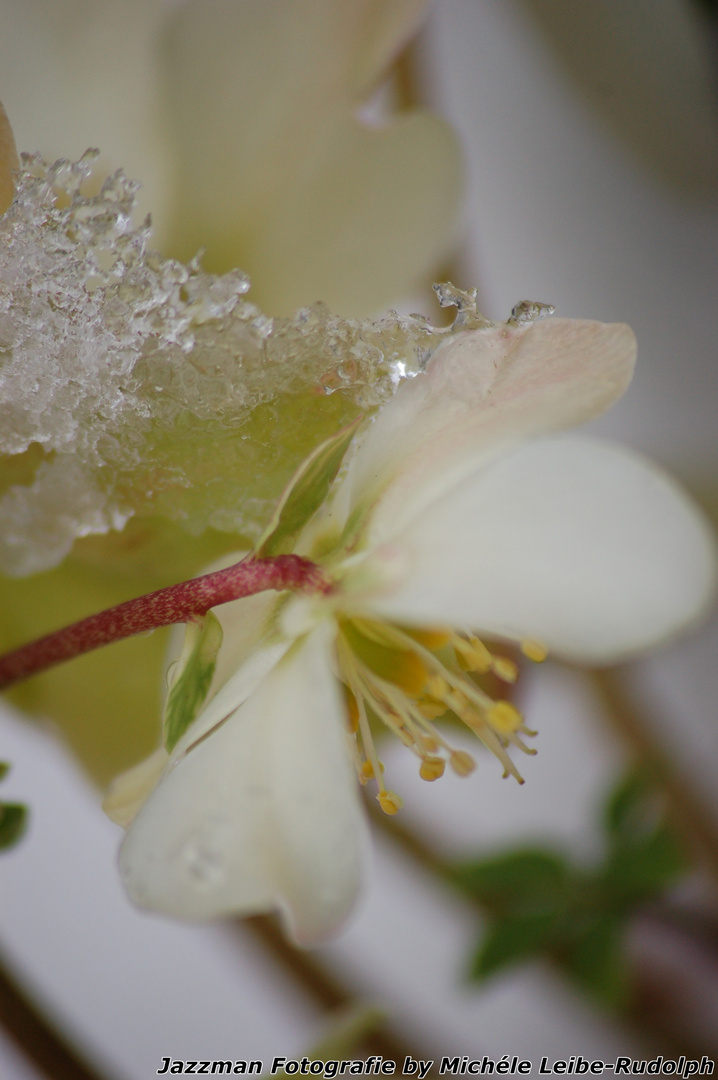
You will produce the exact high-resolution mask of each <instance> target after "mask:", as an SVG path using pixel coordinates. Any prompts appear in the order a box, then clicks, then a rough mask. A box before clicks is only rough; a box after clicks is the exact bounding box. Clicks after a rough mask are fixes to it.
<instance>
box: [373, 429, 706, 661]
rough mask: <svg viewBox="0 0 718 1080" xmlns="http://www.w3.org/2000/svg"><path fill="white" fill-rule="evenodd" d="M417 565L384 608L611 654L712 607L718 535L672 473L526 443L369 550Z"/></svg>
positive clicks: (592, 448) (573, 655) (583, 446)
mask: <svg viewBox="0 0 718 1080" xmlns="http://www.w3.org/2000/svg"><path fill="white" fill-rule="evenodd" d="M397 557H399V559H400V560H401V561H402V562H403V563H404V565H405V575H404V580H403V582H402V583H401V584H399V585H398V586H397V587H396V588H395V589H394V591H387V592H386V593H385V595H384V596H383V597H381V598H380V599H379V600H378V601H377V602H376V604H375V606H376V608H378V609H379V610H380V611H382V612H383V613H384V614H386V615H389V616H392V617H394V618H399V619H406V620H409V621H411V622H419V623H421V622H424V623H434V624H436V623H449V624H450V625H453V626H470V627H472V628H474V629H476V630H482V631H484V632H486V633H489V634H496V635H507V636H511V637H520V638H524V637H529V638H537V639H539V640H540V641H543V642H544V643H545V644H546V645H547V646H548V647H549V649H551V650H553V651H555V652H556V653H558V654H560V655H561V656H563V657H566V658H570V659H574V660H578V661H586V662H593V663H608V662H611V661H614V660H618V659H620V658H623V657H625V656H627V655H629V654H631V653H634V652H637V651H640V650H642V649H645V648H647V647H649V646H651V645H654V644H656V643H657V642H659V641H661V640H663V639H664V638H666V637H668V636H670V635H672V634H674V633H676V632H678V631H679V630H681V629H682V628H684V627H685V626H686V625H687V624H688V623H690V622H692V621H693V620H694V619H695V618H696V617H697V616H698V615H700V614H701V613H702V612H703V611H704V610H705V608H706V606H707V604H708V603H709V601H710V599H711V596H712V593H713V590H714V588H715V579H716V547H715V542H714V538H713V535H712V533H711V531H710V530H709V528H708V526H707V525H706V523H705V521H704V520H703V518H702V517H701V515H700V513H699V511H698V510H697V508H696V507H695V506H694V505H693V504H692V503H691V502H690V500H689V499H688V497H687V496H686V495H685V494H684V493H683V492H682V491H681V490H680V488H679V487H678V486H677V485H676V484H675V483H674V482H673V481H672V480H670V478H669V477H667V476H666V475H665V474H663V473H662V472H661V471H660V470H658V469H657V468H655V467H654V466H652V465H651V464H650V463H649V462H647V461H645V460H644V459H642V458H640V457H638V456H637V455H635V454H632V453H630V452H628V451H626V450H624V449H620V448H618V447H614V446H611V445H607V444H602V443H598V442H593V441H590V440H585V439H576V438H561V439H546V440H542V441H539V442H535V443H530V444H527V445H525V446H522V447H520V448H518V449H516V450H514V451H513V452H512V453H510V454H509V455H507V456H506V457H504V458H502V459H500V460H499V461H496V462H493V463H492V464H491V465H489V466H488V467H487V468H486V469H485V470H483V471H481V472H479V473H477V474H476V475H474V476H473V477H471V478H470V479H469V480H467V481H465V482H464V483H463V484H461V485H459V486H458V487H457V488H456V489H455V490H454V491H452V492H450V493H448V494H447V495H446V496H444V498H442V499H440V500H439V501H438V502H437V503H436V504H435V505H434V506H432V507H431V508H430V509H429V510H427V512H426V513H425V514H424V515H423V516H422V517H421V518H420V519H419V520H418V521H417V522H415V523H414V527H413V528H412V530H410V531H407V532H406V533H405V534H404V535H403V536H402V537H401V538H399V537H397V538H396V540H395V541H394V542H393V544H392V545H387V546H386V548H385V549H381V550H380V551H378V552H376V553H375V554H374V555H373V556H372V557H371V560H372V561H374V560H378V561H381V560H382V559H385V560H386V562H387V564H389V563H390V562H392V561H393V562H394V563H396V560H397Z"/></svg>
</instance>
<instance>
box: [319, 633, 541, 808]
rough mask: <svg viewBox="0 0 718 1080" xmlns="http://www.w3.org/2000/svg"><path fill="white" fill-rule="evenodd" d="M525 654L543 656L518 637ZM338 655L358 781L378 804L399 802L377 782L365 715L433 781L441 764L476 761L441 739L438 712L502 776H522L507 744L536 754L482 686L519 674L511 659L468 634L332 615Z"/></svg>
mask: <svg viewBox="0 0 718 1080" xmlns="http://www.w3.org/2000/svg"><path fill="white" fill-rule="evenodd" d="M520 644H521V651H522V652H523V653H524V655H525V656H527V657H528V658H529V659H530V660H533V661H535V662H540V661H542V660H544V659H545V658H546V649H545V648H544V647H543V646H542V645H541V644H540V643H538V642H535V641H524V642H521V643H520ZM337 654H338V661H339V669H340V678H341V679H342V681H343V683H344V685H345V694H346V703H347V716H348V725H349V730H350V732H351V733H352V735H353V736H354V740H355V760H356V767H357V773H358V776H359V781H360V783H362V784H366V783H367V781H368V780H370V779H374V780H376V782H377V785H378V788H379V793H378V795H377V799H378V800H379V805H380V806H381V808H382V810H384V812H385V813H387V814H395V813H396V812H397V810H399V809H400V807H401V805H402V802H401V799H400V798H399V796H398V795H396V794H395V793H394V792H393V791H389V790H387V788H386V787H385V784H384V778H383V771H384V767H383V765H382V763H381V762H380V761H379V758H378V755H377V752H376V747H375V745H374V739H373V735H372V721H374V722H376V721H380V722H382V723H383V724H385V725H386V727H388V728H389V730H390V731H392V732H393V733H394V734H395V735H397V736H398V737H399V738H400V739H401V741H402V742H403V743H404V745H405V746H407V747H408V748H409V749H410V750H411V751H412V752H413V753H414V754H416V756H417V757H418V758H419V761H420V764H419V775H420V776H421V778H422V779H423V780H437V779H438V778H439V777H440V776H442V775H443V773H444V771H445V769H446V765H447V764H448V765H449V766H450V768H452V769H453V771H454V772H455V773H457V774H458V775H459V776H468V775H469V773H471V772H473V770H474V769H475V768H476V762H475V761H474V759H473V757H472V756H471V755H470V754H468V753H466V751H464V750H457V749H456V748H455V747H453V746H452V745H451V743H450V742H449V741H448V740H447V739H446V738H444V736H443V735H442V733H441V732H440V731H439V729H438V728H437V726H436V724H435V723H434V721H435V720H436V719H438V718H439V717H441V716H444V715H445V714H453V716H454V717H455V718H458V719H459V720H461V721H462V722H463V723H464V724H465V725H466V726H467V727H468V728H469V729H470V730H471V731H472V732H473V733H474V734H475V735H477V736H478V737H479V738H480V739H481V741H482V742H483V743H484V744H485V746H486V747H487V748H488V749H489V750H491V752H492V753H493V754H495V755H496V757H497V758H498V759H499V761H500V762H501V764H502V765H503V766H504V776H508V775H509V774H511V775H512V776H514V777H516V779H517V780H518V781H519V783H523V779H522V777H521V775H520V773H519V772H518V770H517V769H516V766H515V765H514V763H513V761H512V760H511V758H510V757H509V754H508V749H509V747H510V746H512V745H513V746H517V747H518V748H519V749H520V750H522V751H523V752H524V753H526V754H535V753H536V751H535V750H532V749H531V748H530V747H528V746H527V745H526V743H525V742H524V741H523V739H522V738H521V736H522V735H535V734H536V732H534V731H530V730H529V729H528V728H527V727H526V725H525V723H524V718H523V716H522V714H521V713H520V712H519V710H518V709H517V708H516V706H515V705H513V704H512V702H510V701H508V700H507V699H505V698H502V697H494V696H492V695H491V694H490V693H489V691H488V689H487V688H486V687H485V685H482V682H483V683H484V684H485V683H486V681H487V679H486V677H487V676H490V675H494V676H496V677H497V678H498V679H499V680H500V681H501V682H503V683H506V684H511V683H514V682H515V681H516V679H517V676H518V667H517V665H516V663H515V662H514V661H513V660H511V659H510V658H509V657H508V656H502V655H498V654H496V653H494V652H492V651H491V649H489V648H488V647H487V646H486V645H485V644H484V642H482V641H481V640H480V639H479V638H477V637H475V636H474V635H473V634H468V633H467V634H463V633H457V632H455V631H452V630H444V629H441V628H437V629H415V628H407V627H400V626H398V625H396V624H394V623H389V622H384V621H382V620H377V619H369V618H342V619H340V620H339V633H338V637H337Z"/></svg>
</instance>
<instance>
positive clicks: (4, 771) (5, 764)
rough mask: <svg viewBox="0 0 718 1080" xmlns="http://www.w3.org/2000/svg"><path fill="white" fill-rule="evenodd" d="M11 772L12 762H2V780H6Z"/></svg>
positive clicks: (0, 765)
mask: <svg viewBox="0 0 718 1080" xmlns="http://www.w3.org/2000/svg"><path fill="white" fill-rule="evenodd" d="M9 772H10V762H9V761H0V780H4V779H5V777H6V776H7V774H8V773H9Z"/></svg>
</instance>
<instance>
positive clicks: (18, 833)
mask: <svg viewBox="0 0 718 1080" xmlns="http://www.w3.org/2000/svg"><path fill="white" fill-rule="evenodd" d="M26 826H27V807H25V806H22V805H21V804H20V803H0V850H2V849H3V848H9V847H12V846H13V844H16V843H17V842H18V840H20V838H21V837H22V834H23V833H24V832H25V828H26Z"/></svg>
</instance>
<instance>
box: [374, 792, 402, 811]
mask: <svg viewBox="0 0 718 1080" xmlns="http://www.w3.org/2000/svg"><path fill="white" fill-rule="evenodd" d="M377 802H378V803H379V806H380V807H381V808H382V810H383V811H384V813H385V814H389V815H392V814H396V813H398V812H399V810H401V808H402V806H403V805H404V803H403V802H402V800H401V799H400V798H399V796H398V795H397V794H396V792H394V791H380V792H379V794H378V795H377Z"/></svg>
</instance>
